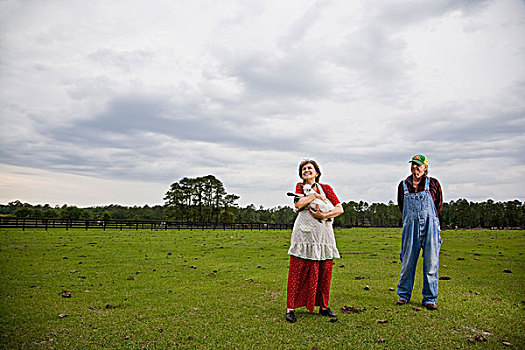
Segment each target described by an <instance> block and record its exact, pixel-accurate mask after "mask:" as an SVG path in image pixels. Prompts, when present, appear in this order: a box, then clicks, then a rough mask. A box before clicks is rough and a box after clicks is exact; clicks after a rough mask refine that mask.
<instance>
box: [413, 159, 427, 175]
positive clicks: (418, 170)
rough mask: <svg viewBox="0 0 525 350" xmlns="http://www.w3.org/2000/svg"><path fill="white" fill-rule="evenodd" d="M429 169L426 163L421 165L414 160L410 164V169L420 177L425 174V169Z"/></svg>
mask: <svg viewBox="0 0 525 350" xmlns="http://www.w3.org/2000/svg"><path fill="white" fill-rule="evenodd" d="M427 169H428V165H426V164H422V165H419V164H417V163H416V162H412V163H411V164H410V171H411V172H412V175H414V176H415V177H416V178H418V179H420V178H421V177H422V176H423V175H425V171H426V170H427Z"/></svg>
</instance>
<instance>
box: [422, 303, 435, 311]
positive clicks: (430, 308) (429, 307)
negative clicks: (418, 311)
mask: <svg viewBox="0 0 525 350" xmlns="http://www.w3.org/2000/svg"><path fill="white" fill-rule="evenodd" d="M425 307H426V308H427V309H429V310H437V308H438V307H437V305H436V304H434V303H428V304H425Z"/></svg>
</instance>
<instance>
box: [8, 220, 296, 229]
mask: <svg viewBox="0 0 525 350" xmlns="http://www.w3.org/2000/svg"><path fill="white" fill-rule="evenodd" d="M292 227H293V224H265V223H213V222H176V221H158V220H156V221H153V220H91V219H76V220H72V219H41V218H10V217H0V228H21V229H22V230H25V229H26V228H44V229H46V230H47V229H49V228H65V229H66V230H69V229H70V228H83V229H86V230H88V229H102V230H104V231H105V230H106V229H114V230H115V229H116V230H129V229H134V230H139V229H140V230H152V231H153V230H173V229H175V230H199V229H200V230H291V229H292Z"/></svg>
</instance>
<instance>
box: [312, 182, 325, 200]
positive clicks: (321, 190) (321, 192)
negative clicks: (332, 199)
mask: <svg viewBox="0 0 525 350" xmlns="http://www.w3.org/2000/svg"><path fill="white" fill-rule="evenodd" d="M314 185H315V186H317V188H318V189H319V194H320V195H321V196H323V197H326V194H325V193H324V190H323V186H321V184H320V183H318V182H316V183H315V184H314ZM312 189H313V186H312ZM314 191H315V190H314Z"/></svg>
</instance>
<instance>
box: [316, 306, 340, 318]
mask: <svg viewBox="0 0 525 350" xmlns="http://www.w3.org/2000/svg"><path fill="white" fill-rule="evenodd" d="M319 313H320V314H321V315H323V316H330V317H337V315H336V314H335V312H333V311H332V310H330V308H329V307H327V308H326V309H324V310H323V309H319Z"/></svg>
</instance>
